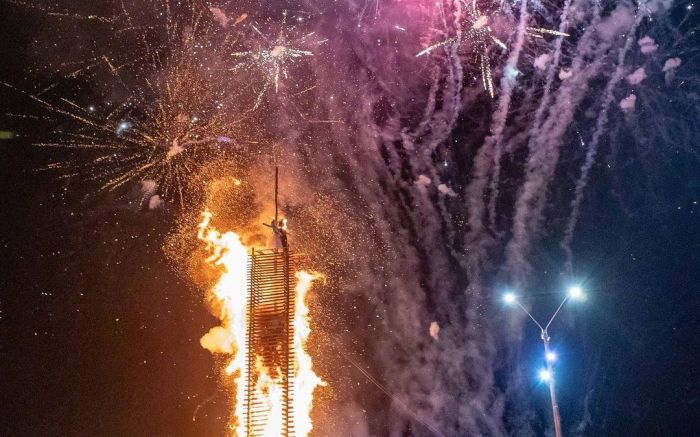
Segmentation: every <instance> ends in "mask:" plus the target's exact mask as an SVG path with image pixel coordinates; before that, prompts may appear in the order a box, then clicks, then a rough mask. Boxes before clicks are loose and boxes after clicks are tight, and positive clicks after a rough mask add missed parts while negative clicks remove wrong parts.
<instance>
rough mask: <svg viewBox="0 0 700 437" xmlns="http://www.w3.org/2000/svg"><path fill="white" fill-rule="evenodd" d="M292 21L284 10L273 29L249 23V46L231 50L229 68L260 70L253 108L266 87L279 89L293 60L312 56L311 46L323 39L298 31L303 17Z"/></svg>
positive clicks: (233, 70)
mask: <svg viewBox="0 0 700 437" xmlns="http://www.w3.org/2000/svg"><path fill="white" fill-rule="evenodd" d="M292 21H293V23H292V24H290V23H289V20H288V17H287V11H284V12H283V13H282V21H281V23H280V24H279V30H277V31H276V32H275V31H272V30H270V31H267V32H266V31H263V30H261V29H262V26H261V25H259V24H258V23H251V24H249V26H248V27H249V28H250V33H251V37H250V38H249V41H248V44H247V45H248V46H249V47H250V48H247V49H246V50H239V51H234V52H232V53H231V58H232V59H233V61H234V65H233V66H232V67H231V68H230V71H232V72H237V71H241V70H247V71H250V72H254V73H255V72H260V73H262V76H263V83H262V85H261V86H260V87H259V90H258V92H257V99H256V102H255V107H256V108H257V107H258V106H259V105H260V103H261V102H262V100H263V97H264V95H265V93H266V92H267V91H268V90H270V89H274V91H275V93H277V92H279V89H280V83H281V81H282V80H286V79H289V78H290V76H292V74H293V73H292V67H293V66H294V65H295V64H297V63H299V62H301V61H302V60H304V59H307V58H309V57H311V56H314V53H313V51H311V50H310V48H312V47H315V46H318V45H321V44H323V43H325V42H326V40H325V39H320V38H318V37H317V35H316V33H315V32H310V33H302V34H300V32H299V30H298V29H297V27H298V25H299V24H301V23H303V22H304V19H303V17H301V16H299V17H297V18H296V19H294V20H292Z"/></svg>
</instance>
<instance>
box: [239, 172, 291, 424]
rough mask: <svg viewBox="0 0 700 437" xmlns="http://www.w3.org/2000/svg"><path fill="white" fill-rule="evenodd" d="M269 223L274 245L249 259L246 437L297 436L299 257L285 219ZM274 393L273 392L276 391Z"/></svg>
mask: <svg viewBox="0 0 700 437" xmlns="http://www.w3.org/2000/svg"><path fill="white" fill-rule="evenodd" d="M277 191H278V179H277V169H275V218H274V221H272V223H270V224H265V225H266V226H269V227H270V228H271V229H272V232H273V239H274V240H273V247H272V248H269V249H255V248H253V249H252V251H251V254H250V257H249V260H248V300H247V315H248V317H247V324H248V326H247V332H246V340H247V342H246V343H247V344H246V350H247V354H246V362H245V367H246V369H245V373H244V374H245V399H244V400H243V402H244V407H245V417H243V418H241V419H242V420H244V421H245V430H246V433H247V435H246V437H262V436H265V437H268V436H275V437H277V436H280V437H292V436H294V435H295V433H294V408H293V406H294V374H295V368H294V366H295V357H294V316H295V308H294V305H295V290H294V287H295V283H296V278H295V272H296V270H297V265H298V264H299V261H300V256H299V255H297V254H295V253H293V252H292V251H291V250H290V249H289V245H288V243H287V234H286V232H287V229H286V228H287V226H286V220H285V219H281V220H279V219H278V216H277ZM272 391H274V393H273V392H272Z"/></svg>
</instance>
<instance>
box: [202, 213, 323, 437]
mask: <svg viewBox="0 0 700 437" xmlns="http://www.w3.org/2000/svg"><path fill="white" fill-rule="evenodd" d="M202 215H203V219H202V222H201V223H200V225H199V232H198V238H199V239H200V240H201V241H203V242H205V243H206V248H207V251H208V253H209V256H208V257H207V258H206V262H207V264H209V265H210V266H214V267H219V266H223V271H222V274H221V277H220V278H219V280H218V282H217V283H216V285H215V286H214V287H213V289H212V293H213V296H214V298H215V300H216V303H217V305H219V306H218V308H220V310H219V314H217V315H218V317H219V319H220V320H221V325H220V326H216V327H213V328H212V329H211V330H210V331H209V332H208V333H207V334H205V335H204V336H203V337H202V338H201V340H200V344H201V345H202V347H204V348H205V349H207V350H209V351H211V352H212V353H225V354H228V355H232V358H231V360H230V361H229V363H228V365H227V366H226V369H225V370H226V374H228V375H230V376H231V378H232V385H233V387H235V394H236V396H235V399H234V405H235V406H234V411H233V417H232V423H231V424H230V428H231V430H232V431H233V434H232V435H233V436H236V437H247V436H246V428H245V414H246V411H245V405H244V403H243V401H242V400H243V399H244V394H245V387H244V386H245V381H246V374H245V372H246V371H247V369H246V366H245V363H246V355H247V350H246V332H247V331H246V329H247V313H246V308H247V295H248V264H247V263H248V256H249V252H250V250H249V249H248V248H247V247H246V246H245V245H244V244H243V243H242V241H241V238H240V236H239V235H238V234H236V233H235V232H232V231H228V232H225V233H223V234H222V233H220V232H219V231H217V230H216V229H215V228H213V227H212V226H211V224H210V222H211V218H212V214H211V212H209V211H205V212H204V213H203V214H202ZM295 277H296V279H297V283H296V286H295V290H294V291H295V314H294V322H293V323H294V341H293V347H294V360H295V362H294V381H295V386H294V396H293V404H292V405H293V411H294V416H293V429H294V430H295V435H296V436H298V437H306V436H308V435H309V433H310V432H311V429H312V426H313V425H312V423H311V408H312V404H313V392H314V390H315V389H316V387H318V386H319V385H324V383H323V381H321V379H320V378H319V377H318V376H317V375H316V374H315V373H314V371H313V368H312V362H311V357H310V356H309V355H308V354H307V352H306V342H307V340H308V337H309V334H310V332H311V329H310V326H309V309H308V307H307V306H306V302H305V298H306V294H307V292H308V290H309V289H310V287H311V285H312V283H313V282H314V281H315V280H318V279H321V278H322V275H320V274H318V273H315V272H306V271H298V272H296V274H295ZM254 371H255V372H256V373H257V376H258V378H257V383H256V386H255V388H254V390H255V392H256V393H257V394H258V395H260V398H263V399H264V400H265V410H266V413H267V416H268V418H269V419H268V422H267V424H266V426H265V431H264V433H263V436H264V437H279V436H281V435H283V434H282V423H283V420H282V387H281V385H280V384H279V382H278V381H277V380H276V376H275V375H279V374H280V371H279V370H278V369H268V368H266V367H265V366H264V365H263V362H262V360H260V359H257V360H256V362H255V369H254Z"/></svg>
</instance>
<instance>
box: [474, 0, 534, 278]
mask: <svg viewBox="0 0 700 437" xmlns="http://www.w3.org/2000/svg"><path fill="white" fill-rule="evenodd" d="M528 19H529V13H528V9H527V0H523V1H522V2H521V4H520V19H519V22H518V30H517V36H516V40H515V44H514V46H513V49H512V51H511V53H510V55H509V56H508V61H507V63H506V67H505V73H504V75H503V78H502V79H501V92H500V96H499V99H498V106H497V108H496V111H495V112H494V114H493V121H492V125H491V133H490V135H489V136H488V137H486V140H485V141H484V144H483V145H482V146H481V148H480V149H479V151H478V152H477V156H476V158H475V159H474V165H473V167H472V181H471V182H470V184H469V186H468V187H467V190H466V201H467V205H468V206H467V210H468V212H469V226H470V230H469V233H468V234H467V238H466V241H465V246H466V247H469V248H470V265H469V277H470V282H471V284H470V286H471V287H472V289H473V290H474V291H476V290H479V289H480V281H481V278H480V277H479V276H480V272H481V269H482V267H483V263H484V262H485V260H486V256H487V252H488V248H487V247H486V246H487V245H488V240H489V239H488V237H487V236H486V235H484V230H485V225H484V218H485V217H484V212H485V204H484V194H485V193H484V190H485V189H486V185H487V183H488V180H489V177H490V176H491V175H492V168H493V166H494V164H495V163H496V162H499V161H500V156H501V154H502V152H501V149H502V147H503V146H502V141H503V130H504V129H505V126H506V121H507V119H508V111H509V110H510V104H511V98H512V93H513V88H514V87H515V76H514V75H515V72H516V71H517V69H518V61H519V60H520V53H521V51H522V48H523V44H524V42H525V34H526V32H527V23H528ZM511 75H513V76H511Z"/></svg>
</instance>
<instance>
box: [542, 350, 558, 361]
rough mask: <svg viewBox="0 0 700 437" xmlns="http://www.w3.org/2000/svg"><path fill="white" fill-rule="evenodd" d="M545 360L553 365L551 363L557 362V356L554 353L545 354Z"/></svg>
mask: <svg viewBox="0 0 700 437" xmlns="http://www.w3.org/2000/svg"><path fill="white" fill-rule="evenodd" d="M545 359H546V360H547V361H548V362H550V363H553V362H555V361H556V360H557V354H555V353H554V352H547V353H546V354H545Z"/></svg>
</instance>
